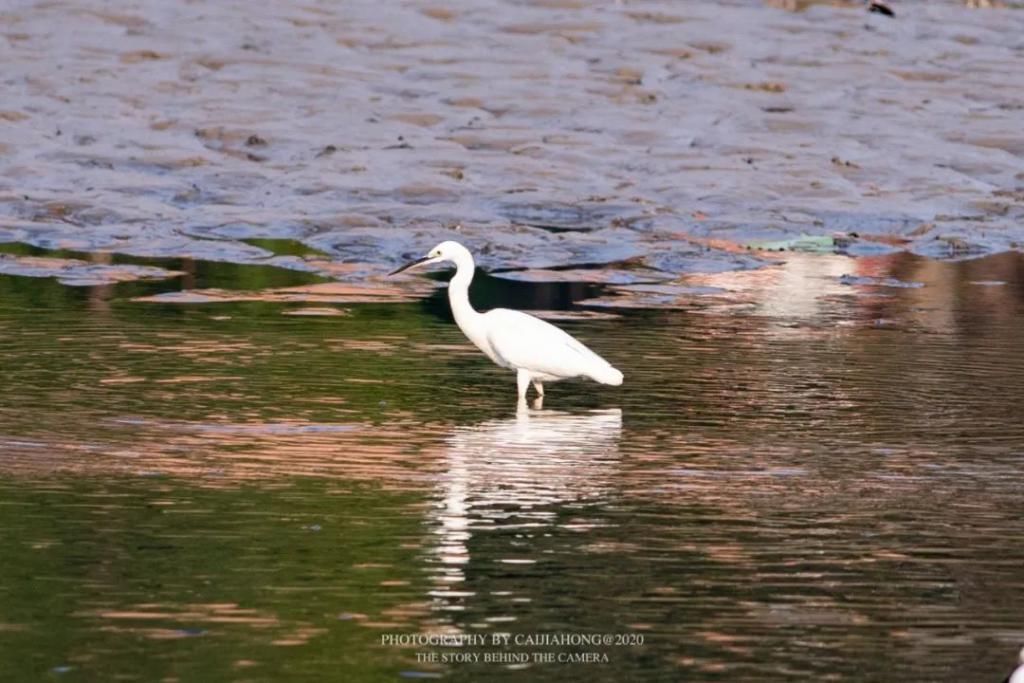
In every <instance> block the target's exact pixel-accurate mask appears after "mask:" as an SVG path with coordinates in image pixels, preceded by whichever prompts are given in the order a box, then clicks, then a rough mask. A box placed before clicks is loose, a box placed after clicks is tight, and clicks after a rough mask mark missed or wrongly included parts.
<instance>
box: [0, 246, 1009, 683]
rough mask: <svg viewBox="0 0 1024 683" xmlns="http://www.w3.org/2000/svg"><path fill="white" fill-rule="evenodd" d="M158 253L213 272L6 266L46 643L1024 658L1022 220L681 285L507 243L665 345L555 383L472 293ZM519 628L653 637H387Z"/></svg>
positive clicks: (33, 596)
mask: <svg viewBox="0 0 1024 683" xmlns="http://www.w3.org/2000/svg"><path fill="white" fill-rule="evenodd" d="M8 250H9V251H12V250H13V251H18V250H19V249H16V248H9V249H8ZM21 251H24V249H21ZM63 256H67V255H66V254H65V255H63ZM40 257H54V255H53V254H48V255H47V254H43V255H40ZM113 260H114V261H118V260H121V259H113ZM150 266H151V267H165V268H168V269H174V270H178V271H181V272H186V273H191V274H192V275H191V276H190V278H171V279H169V280H160V281H155V282H146V281H141V282H140V281H132V282H126V283H121V284H116V285H104V286H93V287H85V286H77V287H76V286H65V285H61V284H58V283H57V282H56V281H54V280H48V279H39V278H29V277H21V276H14V275H4V276H0V344H2V348H0V369H2V374H3V377H4V379H5V389H6V390H5V391H4V392H3V393H2V394H0V449H2V452H3V457H2V459H0V501H2V502H0V527H2V528H3V535H4V547H5V556H4V561H3V562H2V563H0V591H2V595H0V604H2V606H3V608H2V612H0V655H2V660H3V661H4V662H5V669H6V670H7V671H9V672H16V674H17V675H16V676H15V677H14V678H17V679H23V680H37V679H39V678H42V677H45V676H52V677H57V678H66V679H68V680H114V679H115V678H117V679H118V680H140V681H149V680H170V679H179V680H281V679H285V678H287V679H288V680H399V679H401V678H403V677H404V678H418V677H432V676H440V677H442V678H444V679H446V680H481V678H487V679H488V680H491V679H498V680H503V679H508V680H537V678H538V677H545V678H546V677H550V676H555V675H557V676H559V677H562V678H564V679H568V680H588V681H589V680H607V681H622V680H665V681H668V680H681V679H684V680H752V679H754V678H756V679H757V680H765V681H775V680H778V681H783V680H792V679H794V678H810V677H814V678H817V679H825V680H844V681H877V680H930V681H963V680H999V677H1000V676H1002V675H1005V673H1006V670H1007V668H1008V667H1009V665H1010V664H1011V663H1012V661H1013V657H1014V654H1015V652H1016V650H1017V646H1018V644H1019V642H1020V640H1021V639H1022V632H1021V626H1020V614H1021V613H1022V611H1024V602H1022V598H1021V597H1020V596H1022V595H1024V570H1022V569H1021V567H1024V546H1022V545H1021V542H1020V539H1021V538H1022V536H1024V520H1022V517H1021V515H1020V491H1019V486H1018V476H1017V474H1018V472H1019V469H1020V463H1021V458H1022V457H1024V422H1022V421H1021V420H1020V405H1021V404H1022V402H1024V355H1022V353H1021V348H1022V345H1024V259H1022V258H1021V257H1020V256H1017V255H1010V254H1005V255H1002V256H997V257H991V258H988V259H984V260H979V261H965V262H956V263H938V262H934V261H928V260H924V259H920V258H917V257H913V256H909V255H900V256H893V257H885V258H880V259H860V260H852V259H849V258H846V257H842V256H821V257H819V256H799V255H791V256H790V257H789V258H788V260H786V261H785V262H781V263H780V264H778V265H776V266H774V267H772V268H769V269H765V270H762V271H755V272H754V273H725V274H719V275H718V276H715V277H714V278H709V279H707V280H705V281H702V282H701V283H699V287H702V288H704V289H699V291H696V292H691V293H690V294H680V293H679V292H678V291H673V293H672V296H671V299H670V300H659V301H658V302H656V304H652V303H650V302H649V301H647V300H645V299H644V298H643V297H637V296H635V295H634V293H632V292H625V293H623V292H617V291H615V290H614V289H602V288H600V287H598V286H595V285H581V284H573V285H567V284H554V285H552V284H548V285H531V284H528V283H522V282H513V281H502V280H499V279H483V280H481V281H480V282H479V283H478V284H479V285H480V287H479V288H475V289H474V297H475V299H476V301H477V304H478V305H480V306H482V307H487V306H493V305H514V306H517V307H524V308H531V309H535V310H538V312H540V313H541V314H542V315H553V316H555V317H559V318H561V319H562V321H561V322H560V324H562V325H564V326H566V327H567V329H569V330H570V331H572V332H573V333H575V334H577V335H579V336H580V337H581V338H583V339H584V340H586V341H587V342H588V343H590V344H592V345H593V346H594V347H595V348H596V349H598V350H599V351H600V352H602V353H603V354H605V355H606V356H607V357H608V358H609V359H610V360H612V361H613V362H614V363H615V364H616V365H618V366H619V367H620V368H621V369H622V370H623V371H624V372H625V374H626V377H627V382H626V384H625V385H624V386H623V387H621V388H620V389H611V388H598V387H595V386H594V385H589V384H583V383H561V384H557V385H554V386H552V387H550V391H549V395H548V398H547V405H546V406H545V407H544V409H543V410H539V411H529V412H527V413H525V414H524V413H517V412H516V410H515V407H514V402H513V399H514V382H513V379H512V377H510V376H509V375H508V373H507V372H505V371H502V370H499V369H497V368H495V367H492V366H491V365H490V364H489V362H487V361H486V360H485V359H484V358H483V357H482V356H480V354H479V353H477V352H476V351H475V350H474V349H472V348H471V347H469V346H468V345H467V343H466V342H465V341H464V339H463V338H462V336H461V334H460V333H459V331H458V330H457V329H456V328H455V327H454V325H452V323H451V321H450V319H449V316H448V313H447V311H446V308H445V305H444V300H443V298H440V294H439V295H438V296H435V297H433V298H428V299H426V300H423V301H420V302H414V303H387V304H384V303H376V304H375V303H358V302H356V303H348V304H338V303H333V304H325V303H324V302H317V303H315V304H313V303H310V302H309V301H298V302H281V301H275V300H270V301H243V302H222V303H205V304H197V303H178V302H177V300H175V299H174V298H171V299H170V300H164V299H160V298H157V299H156V300H154V299H153V295H159V294H163V295H167V294H173V293H174V291H176V290H177V289H180V288H181V287H183V286H185V287H195V288H197V289H208V288H210V287H211V286H213V285H217V286H219V287H225V286H227V284H228V283H229V282H230V281H231V279H232V278H235V279H237V280H238V281H239V285H242V284H244V283H246V282H248V283H249V284H250V286H251V289H250V290H249V291H253V290H255V291H266V289H267V288H270V289H273V288H280V287H288V286H293V285H294V286H305V285H309V284H310V283H309V281H308V280H304V279H303V278H306V277H307V276H306V275H304V274H302V273H296V272H294V271H289V270H280V271H278V272H277V274H276V275H274V276H270V275H267V274H266V273H263V274H260V273H261V272H260V271H258V272H256V273H255V274H253V273H250V272H248V271H245V270H244V268H245V267H243V266H231V265H226V264H211V263H191V262H178V263H174V264H171V263H151V264H150ZM259 278H263V279H264V281H263V283H262V285H261V284H260V280H259ZM289 278H293V279H291V280H290V279H289ZM261 287H262V289H261ZM694 287H698V284H694ZM709 291H713V292H715V293H708V292H709ZM651 295H652V296H654V294H651ZM658 296H663V295H661V294H659V295H658ZM310 297H312V295H310ZM307 298H309V297H307ZM588 302H589V303H588ZM655 305H656V306H657V307H655V308H652V306H655ZM296 312H305V313H312V314H308V315H288V314H289V313H296ZM330 312H333V313H334V314H333V315H326V314H325V313H330ZM581 312H592V313H600V314H603V315H591V316H583V315H581ZM501 632H507V633H511V634H513V635H516V634H518V635H528V634H534V633H541V634H553V633H558V632H570V633H579V632H585V633H600V634H605V633H607V634H626V635H627V637H629V638H632V641H631V642H633V643H636V641H637V639H638V636H642V638H643V643H642V644H631V645H615V644H613V645H608V646H604V645H599V646H586V647H566V648H555V647H549V646H543V645H541V646H537V645H523V646H513V647H511V648H509V649H508V650H505V651H504V652H511V653H528V654H529V655H531V656H532V654H533V653H542V652H547V651H550V652H556V651H559V650H561V651H570V652H571V651H583V652H586V651H593V652H597V653H599V654H604V655H606V656H607V657H608V660H609V661H608V662H606V663H590V664H585V663H574V664H559V663H557V662H556V663H530V664H529V665H528V666H527V667H526V668H525V669H523V668H521V667H520V666H518V665H516V666H506V665H497V664H493V663H491V664H484V663H482V662H478V663H475V664H474V663H465V664H443V663H440V662H438V663H429V662H423V661H417V653H420V654H421V656H424V655H429V653H431V652H434V653H437V655H438V657H439V658H440V656H441V655H443V654H449V655H450V654H452V653H453V652H459V653H464V654H465V653H477V654H479V655H481V656H482V655H483V654H484V653H486V652H493V651H495V648H494V647H491V646H481V647H469V648H464V649H454V648H445V647H427V646H424V647H417V646H406V647H402V646H397V645H388V644H383V643H382V637H386V636H391V635H397V634H436V633H449V634H476V635H479V634H486V635H488V636H489V635H490V634H493V633H501Z"/></svg>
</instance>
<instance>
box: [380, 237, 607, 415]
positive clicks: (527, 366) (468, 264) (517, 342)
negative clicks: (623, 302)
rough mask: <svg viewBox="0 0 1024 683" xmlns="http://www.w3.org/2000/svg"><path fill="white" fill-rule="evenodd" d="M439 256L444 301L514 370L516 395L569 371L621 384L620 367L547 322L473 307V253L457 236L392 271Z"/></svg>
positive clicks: (490, 353) (489, 352) (481, 344)
mask: <svg viewBox="0 0 1024 683" xmlns="http://www.w3.org/2000/svg"><path fill="white" fill-rule="evenodd" d="M442 261H451V262H452V263H454V264H455V267H456V270H455V277H453V278H452V280H451V282H450V283H449V284H448V302H449V303H450V304H451V307H452V315H454V316H455V323H456V324H457V325H458V326H459V329H461V330H462V332H463V333H464V334H465V335H466V337H468V338H469V340H470V341H471V342H473V344H475V345H476V347H477V348H478V349H480V350H481V351H483V352H484V354H485V355H486V356H487V357H488V358H490V359H491V360H492V361H494V362H495V363H497V364H498V365H500V366H501V367H503V368H509V369H510V370H515V371H516V381H517V384H518V389H519V399H520V400H525V399H526V390H527V388H528V387H529V384H530V383H531V382H532V383H533V386H534V388H535V389H536V390H537V393H538V394H539V395H540V396H541V397H543V396H544V382H554V381H557V380H560V379H569V378H571V377H589V378H590V379H592V380H594V381H595V382H600V383H602V384H611V385H614V386H618V385H620V384H622V373H621V372H619V371H618V370H616V369H615V368H613V367H612V366H611V364H610V363H609V362H608V361H606V360H605V359H604V358H601V356H599V355H597V354H596V353H594V352H593V351H591V350H590V349H588V348H587V347H586V346H584V345H583V344H582V343H580V342H579V341H578V340H576V339H574V338H573V337H572V336H570V335H569V334H568V333H567V332H564V331H563V330H560V329H559V328H557V327H555V326H554V325H552V324H551V323H549V322H547V321H544V320H541V319H540V318H535V317H533V316H532V315H529V314H527V313H522V312H520V311H513V310H510V309H508V308H495V309H494V310H491V311H487V312H486V313H480V312H478V311H477V310H476V309H474V308H473V306H472V305H471V304H470V303H469V284H470V282H472V281H473V272H474V270H475V264H474V263H473V255H472V254H470V253H469V250H468V249H466V248H465V247H464V246H462V245H461V244H459V243H458V242H451V241H448V242H442V243H441V244H439V245H437V246H436V247H434V248H433V249H431V250H430V251H429V252H428V253H427V255H426V256H424V257H423V258H421V259H418V260H416V261H413V262H412V263H409V264H407V265H405V266H403V267H401V268H399V269H398V270H396V271H394V273H399V272H401V271H403V270H406V269H407V268H412V267H413V266H418V265H426V264H429V263H441V262H442ZM394 273H392V274H394Z"/></svg>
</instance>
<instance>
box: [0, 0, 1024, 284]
mask: <svg viewBox="0 0 1024 683" xmlns="http://www.w3.org/2000/svg"><path fill="white" fill-rule="evenodd" d="M1010 4H1011V5H1012V3H1010ZM794 7H797V8H799V9H800V10H801V11H797V12H790V11H784V10H783V9H779V8H777V7H772V6H768V5H766V4H762V3H759V2H753V1H750V2H741V1H732V2H720V3H710V2H707V3H686V4H685V5H677V4H674V3H667V2H627V3H619V4H616V5H608V4H607V3H601V2H588V1H586V0H578V1H577V0H573V1H570V2H550V1H539V2H526V3H512V2H488V3H484V4H481V3H477V2H464V1H462V2H453V3H444V5H443V6H442V5H440V4H436V3H431V2H429V1H426V0H424V1H422V2H400V3H386V4H383V5H382V4H380V3H345V4H344V5H308V4H299V3H276V4H274V5H273V6H269V7H257V6H254V5H252V4H251V3H239V2H227V3H224V2H218V3H212V2H194V3H188V4H177V5H167V4H166V3H159V2H155V0H142V1H141V2H138V3H135V4H133V5H132V6H131V7H130V8H126V9H123V10H117V11H114V10H110V9H108V7H107V6H106V5H105V4H104V3H98V2H92V1H89V0H87V1H86V2H78V3H67V2H61V1H58V2H52V3H46V4H35V3H29V2H16V3H15V4H14V5H13V6H10V7H9V9H8V10H6V12H5V13H4V21H3V23H2V29H0V45H2V49H3V61H4V76H3V83H4V100H3V104H2V106H0V240H3V241H18V242H24V243H27V244H31V245H35V246H38V247H45V248H59V249H72V250H78V251H82V252H111V251H113V252H119V253H126V254H133V255H138V256H153V257H191V258H196V259H204V260H224V261H231V262H236V263H258V262H262V261H265V260H266V259H268V258H272V257H274V254H273V253H272V252H271V251H268V250H266V249H263V248H260V247H257V246H253V245H252V244H247V243H245V242H242V241H241V240H242V239H244V238H252V237H278V238H293V239H296V240H300V241H302V242H303V243H304V244H306V245H308V246H310V247H313V248H315V249H317V250H319V251H320V252H322V253H323V254H324V255H325V257H326V258H325V259H324V262H323V263H322V264H321V265H320V266H314V269H315V270H319V272H322V273H324V274H327V275H329V276H330V277H332V278H334V279H340V280H343V281H353V280H356V279H365V278H367V277H370V278H372V277H376V276H377V275H380V274H382V273H383V272H385V271H386V270H387V269H388V267H389V266H391V265H392V264H393V263H394V262H395V261H397V260H399V259H400V258H402V257H403V256H405V255H408V254H411V253H418V252H420V251H421V250H422V249H424V248H425V247H428V246H430V244H431V243H433V242H434V241H436V240H439V239H441V238H448V237H458V238H460V239H462V240H464V241H466V242H467V243H469V244H471V245H472V246H473V247H474V248H475V249H476V250H477V251H478V252H480V255H481V261H482V263H483V265H484V266H485V267H488V268H506V269H507V268H515V269H528V272H527V274H526V275H523V277H526V278H528V279H529V278H533V279H538V278H540V279H543V278H554V277H561V278H565V277H567V276H566V275H562V276H557V275H552V272H553V271H550V270H548V269H549V268H551V267H553V266H558V267H565V266H580V265H582V266H588V267H589V270H588V275H587V276H586V279H592V280H601V281H616V282H620V283H622V282H628V281H636V282H645V283H650V282H657V281H663V280H671V279H673V278H675V277H676V276H677V275H679V274H680V273H693V272H719V271H728V270H736V269H748V268H752V267H756V266H758V265H760V264H761V263H762V261H763V254H764V252H762V251H758V249H757V248H767V249H776V248H780V247H786V246H787V245H790V241H791V240H793V239H797V238H801V236H808V235H809V236H812V237H813V236H817V237H819V238H821V239H823V240H824V242H821V241H819V242H818V243H817V246H818V248H820V249H822V250H825V251H832V250H834V249H839V250H844V251H847V252H849V253H852V254H855V255H861V254H867V255H878V254H884V253H888V252H891V251H894V250H903V249H906V250H910V251H913V252H916V253H918V254H922V255H926V256H930V257H937V258H960V257H965V256H976V255H980V254H984V253H989V252H998V251H1003V250H1008V249H1017V248H1019V246H1020V244H1021V243H1022V241H1024V230H1022V228H1021V224H1022V220H1024V159H1022V157H1024V145H1022V142H1021V137H1020V121H1021V115H1022V111H1024V97H1022V96H1021V93H1022V92H1024V69H1022V68H1020V67H1021V65H1022V64H1024V43H1022V42H1021V40H1020V36H1021V35H1024V11H1021V10H1020V9H1019V8H1016V9H1015V8H1013V7H1007V8H1002V9H970V8H968V7H966V6H964V4H962V3H958V2H952V1H950V2H939V1H936V2H905V3H899V4H898V5H897V9H898V13H897V17H896V18H895V19H891V18H889V17H885V16H881V15H878V14H869V13H867V12H866V11H865V10H864V8H863V7H860V6H856V5H854V6H830V5H818V4H815V3H795V4H794ZM456 226H461V227H456ZM834 238H836V241H835V242H834V243H833V241H832V240H833V239H834ZM747 247H755V249H751V250H748V249H747ZM339 264H341V265H339ZM608 264H610V266H611V267H609V268H604V267H603V266H605V265H608ZM282 265H284V266H285V267H300V268H307V267H308V265H307V264H303V263H299V262H298V261H296V260H294V259H293V260H292V261H290V262H288V261H285V262H283V263H282ZM595 266H597V267H595ZM509 277H515V275H514V274H510V275H509Z"/></svg>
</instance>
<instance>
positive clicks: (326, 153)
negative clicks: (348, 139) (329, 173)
mask: <svg viewBox="0 0 1024 683" xmlns="http://www.w3.org/2000/svg"><path fill="white" fill-rule="evenodd" d="M337 151H338V148H337V147H335V146H334V145H327V146H326V147H324V148H323V149H322V150H320V151H319V152H317V154H316V158H317V159H319V158H320V157H326V156H330V155H332V154H334V153H335V152H337Z"/></svg>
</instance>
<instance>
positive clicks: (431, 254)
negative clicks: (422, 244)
mask: <svg viewBox="0 0 1024 683" xmlns="http://www.w3.org/2000/svg"><path fill="white" fill-rule="evenodd" d="M468 253H469V252H468V251H466V248H465V247H464V246H462V245H461V244H459V243H458V242H452V241H451V240H449V241H447V242H441V244H439V245H437V246H436V247H434V248H433V249H431V250H430V251H428V252H427V255H426V256H421V257H420V258H418V259H416V260H415V261H410V262H409V263H406V264H405V265H404V266H402V267H401V268H399V269H397V270H393V271H391V272H390V273H388V275H397V274H398V273H401V272H402V271H403V270H409V269H410V268H415V267H416V266H426V265H430V264H431V263H441V262H443V261H454V262H456V263H457V262H458V258H459V257H460V256H461V255H463V254H468Z"/></svg>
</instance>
